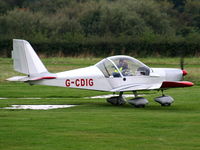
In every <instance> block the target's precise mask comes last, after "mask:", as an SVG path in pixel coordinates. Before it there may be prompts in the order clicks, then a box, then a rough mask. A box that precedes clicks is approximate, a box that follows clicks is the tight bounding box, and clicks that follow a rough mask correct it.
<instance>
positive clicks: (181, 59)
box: [180, 56, 187, 76]
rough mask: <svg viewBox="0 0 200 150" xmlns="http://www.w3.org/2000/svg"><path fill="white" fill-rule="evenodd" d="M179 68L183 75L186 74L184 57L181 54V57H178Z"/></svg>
mask: <svg viewBox="0 0 200 150" xmlns="http://www.w3.org/2000/svg"><path fill="white" fill-rule="evenodd" d="M180 68H181V70H182V72H183V76H185V75H187V71H186V70H184V57H183V56H181V58H180Z"/></svg>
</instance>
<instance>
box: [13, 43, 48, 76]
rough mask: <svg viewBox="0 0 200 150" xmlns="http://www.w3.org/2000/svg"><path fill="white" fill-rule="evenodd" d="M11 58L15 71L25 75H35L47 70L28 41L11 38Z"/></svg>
mask: <svg viewBox="0 0 200 150" xmlns="http://www.w3.org/2000/svg"><path fill="white" fill-rule="evenodd" d="M12 58H13V60H14V63H13V67H14V70H15V71H17V72H21V73H24V74H27V75H36V74H40V73H45V72H48V70H47V69H46V67H45V66H44V64H43V63H42V62H41V60H40V58H39V57H38V55H37V54H36V53H35V51H34V49H33V48H32V46H31V45H30V44H29V42H27V41H25V40H19V39H13V51H12Z"/></svg>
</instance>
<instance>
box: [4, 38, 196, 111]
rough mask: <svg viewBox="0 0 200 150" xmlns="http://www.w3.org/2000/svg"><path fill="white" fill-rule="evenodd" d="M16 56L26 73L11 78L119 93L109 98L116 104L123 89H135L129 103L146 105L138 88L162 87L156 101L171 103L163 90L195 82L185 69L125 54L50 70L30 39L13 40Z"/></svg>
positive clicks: (17, 66) (121, 99) (18, 66)
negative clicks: (148, 63)
mask: <svg viewBox="0 0 200 150" xmlns="http://www.w3.org/2000/svg"><path fill="white" fill-rule="evenodd" d="M12 58H13V60H14V70H15V71H17V72H20V73H23V74H26V76H14V77H11V78H9V79H7V80H9V81H22V82H27V83H29V84H31V85H34V84H36V85H49V86H59V87H68V88H80V89H88V90H99V91H109V92H119V96H115V97H111V98H108V99H107V102H109V103H111V104H113V105H123V104H125V103H126V100H125V98H124V97H123V92H127V91H132V92H133V93H134V94H135V98H133V99H131V100H128V103H130V104H132V105H134V106H135V107H144V106H145V105H146V104H148V100H147V99H145V98H143V97H138V95H137V91H143V90H161V91H162V96H160V97H157V98H155V101H156V102H158V103H160V104H161V105H162V106H170V105H171V104H172V103H173V101H174V99H173V98H172V97H171V96H166V95H164V94H163V90H165V89H168V88H175V87H190V86H193V83H192V82H188V81H181V80H182V79H183V76H184V75H186V74H187V72H186V71H185V70H183V68H182V69H172V68H149V67H148V66H146V65H145V64H143V63H142V62H140V61H139V60H137V59H135V58H133V57H130V56H125V55H118V56H112V57H107V58H105V59H103V60H101V61H100V62H98V63H97V64H95V65H93V66H89V67H86V68H80V69H74V70H69V71H64V72H59V73H50V72H48V70H47V69H46V67H45V66H44V65H43V63H42V62H41V60H40V59H39V57H38V56H37V54H36V53H35V51H34V50H33V48H32V47H31V45H30V44H29V42H27V41H25V40H18V39H14V40H13V51H12Z"/></svg>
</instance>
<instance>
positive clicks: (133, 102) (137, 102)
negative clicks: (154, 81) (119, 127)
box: [128, 91, 149, 108]
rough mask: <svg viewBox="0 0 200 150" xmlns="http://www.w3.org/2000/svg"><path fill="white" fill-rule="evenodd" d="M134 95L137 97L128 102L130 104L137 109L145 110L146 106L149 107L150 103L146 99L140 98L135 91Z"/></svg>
mask: <svg viewBox="0 0 200 150" xmlns="http://www.w3.org/2000/svg"><path fill="white" fill-rule="evenodd" d="M133 94H134V95H135V98H133V99H130V100H128V103H129V104H131V105H133V106H135V107H137V108H144V107H145V105H147V104H148V103H149V102H148V100H147V99H146V98H144V97H138V94H137V92H136V91H133Z"/></svg>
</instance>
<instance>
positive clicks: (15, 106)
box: [2, 105, 76, 110]
mask: <svg viewBox="0 0 200 150" xmlns="http://www.w3.org/2000/svg"><path fill="white" fill-rule="evenodd" d="M74 106H76V105H11V107H4V108H2V109H33V110H48V109H58V108H69V107H74Z"/></svg>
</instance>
